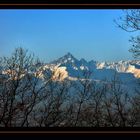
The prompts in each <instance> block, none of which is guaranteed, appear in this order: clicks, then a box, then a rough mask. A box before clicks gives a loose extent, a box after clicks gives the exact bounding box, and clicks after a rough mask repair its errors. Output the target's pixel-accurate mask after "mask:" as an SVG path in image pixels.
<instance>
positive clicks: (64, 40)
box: [0, 9, 136, 62]
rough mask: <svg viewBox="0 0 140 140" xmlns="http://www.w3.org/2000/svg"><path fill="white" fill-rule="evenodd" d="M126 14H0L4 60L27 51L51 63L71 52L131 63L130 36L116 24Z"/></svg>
mask: <svg viewBox="0 0 140 140" xmlns="http://www.w3.org/2000/svg"><path fill="white" fill-rule="evenodd" d="M122 14H123V12H122V10H117V9H116V10H114V9H112V10H109V9H108V10H107V9H104V10H103V9H98V10H95V9H93V10H89V9H87V10H86V9H83V10H82V9H81V10H78V9H77V10H76V9H75V10H74V9H70V10H62V9H61V10H60V9H58V10H57V9H56V10H55V9H51V10H49V9H46V10H43V9H38V10H33V9H32V10H6V9H5V10H2V9H1V10H0V56H9V55H10V54H11V53H12V52H13V50H14V48H16V47H19V46H21V47H23V48H26V49H28V50H29V51H30V52H33V53H34V54H35V55H36V56H38V57H39V58H41V59H42V60H44V61H46V62H49V61H52V60H54V59H57V58H59V57H61V56H63V55H65V54H66V53H67V52H70V53H72V54H73V55H74V56H75V57H76V58H78V59H80V58H85V59H86V60H88V61H89V60H97V61H119V60H130V59H133V58H132V54H131V53H130V52H128V50H129V49H130V47H131V44H130V42H129V41H128V40H129V39H130V37H131V36H133V35H136V33H128V32H125V31H123V30H121V29H120V28H118V27H117V25H116V24H115V23H114V21H113V20H114V19H117V18H119V17H120V16H121V15H122Z"/></svg>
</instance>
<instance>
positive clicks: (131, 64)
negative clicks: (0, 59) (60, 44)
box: [51, 53, 140, 82]
mask: <svg viewBox="0 0 140 140" xmlns="http://www.w3.org/2000/svg"><path fill="white" fill-rule="evenodd" d="M51 64H55V65H57V66H58V67H66V70H67V72H68V75H69V76H70V77H80V78H84V73H85V72H90V73H91V75H90V77H89V78H91V79H97V80H105V79H106V80H112V79H113V76H114V75H115V74H116V73H117V76H118V78H119V79H120V80H122V81H124V82H130V81H133V80H136V78H139V74H140V61H119V62H110V63H108V62H97V61H93V60H92V61H89V62H87V61H86V60H85V59H83V58H82V59H80V60H78V59H76V58H75V57H74V56H73V55H72V54H71V53H67V54H66V55H64V56H63V57H61V58H59V59H57V60H55V61H53V62H51Z"/></svg>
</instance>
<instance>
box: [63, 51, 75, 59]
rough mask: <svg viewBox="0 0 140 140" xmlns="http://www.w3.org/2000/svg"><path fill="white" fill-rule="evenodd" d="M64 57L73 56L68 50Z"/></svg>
mask: <svg viewBox="0 0 140 140" xmlns="http://www.w3.org/2000/svg"><path fill="white" fill-rule="evenodd" d="M64 57H67V58H74V57H73V55H72V54H71V53H70V52H68V53H67V54H66V55H64Z"/></svg>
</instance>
